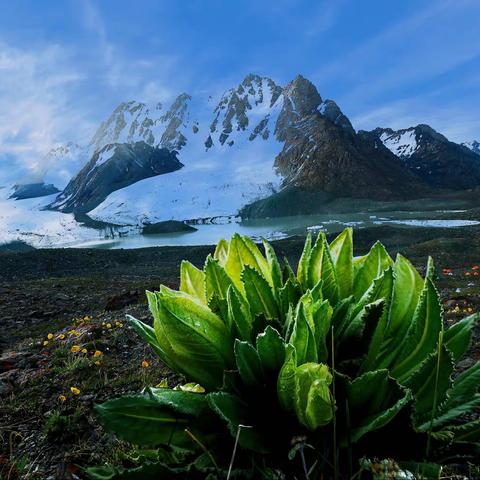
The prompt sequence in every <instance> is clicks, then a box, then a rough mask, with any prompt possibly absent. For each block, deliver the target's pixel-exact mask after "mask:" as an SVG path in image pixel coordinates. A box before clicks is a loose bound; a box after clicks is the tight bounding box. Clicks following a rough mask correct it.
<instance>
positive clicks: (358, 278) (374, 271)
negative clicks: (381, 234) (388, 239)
mask: <svg viewBox="0 0 480 480" xmlns="http://www.w3.org/2000/svg"><path fill="white" fill-rule="evenodd" d="M354 264H356V269H355V274H354V279H353V294H354V295H355V297H356V298H357V299H360V298H361V297H362V295H363V294H364V293H365V292H366V290H367V289H368V287H369V286H370V285H371V283H372V282H373V280H374V279H375V278H377V277H378V276H380V275H381V274H382V272H383V271H384V270H386V269H387V268H388V267H390V266H391V265H393V261H392V259H391V258H390V255H388V253H387V251H386V250H385V247H384V246H383V245H382V244H381V243H380V242H377V243H375V245H373V247H372V248H371V250H370V252H369V253H368V254H367V255H366V256H365V257H361V258H357V259H355V261H354Z"/></svg>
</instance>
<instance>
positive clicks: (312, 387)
mask: <svg viewBox="0 0 480 480" xmlns="http://www.w3.org/2000/svg"><path fill="white" fill-rule="evenodd" d="M331 383H332V375H331V373H330V372H329V370H328V367H327V366H326V365H323V364H320V363H305V364H303V365H301V366H299V367H297V370H296V372H295V400H294V405H295V413H296V415H297V418H298V420H299V422H300V423H301V424H302V425H304V426H305V427H307V428H308V429H309V430H316V429H317V428H318V427H321V426H324V425H327V424H328V423H330V421H331V420H332V418H333V409H334V404H333V403H334V402H333V398H332V395H331V393H330V385H331Z"/></svg>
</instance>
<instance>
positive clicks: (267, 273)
mask: <svg viewBox="0 0 480 480" xmlns="http://www.w3.org/2000/svg"><path fill="white" fill-rule="evenodd" d="M241 239H242V241H243V243H244V245H245V246H246V247H247V248H248V250H250V253H251V254H252V255H253V257H254V258H255V261H256V264H255V265H250V266H251V267H253V268H256V269H257V270H258V272H259V273H261V274H262V276H263V277H264V278H265V280H267V282H268V283H269V284H270V285H271V286H272V287H273V286H274V285H273V281H272V272H271V270H270V265H269V263H268V261H267V260H266V258H265V257H264V256H263V255H262V252H261V251H260V249H259V248H258V247H257V245H256V244H255V243H254V242H253V241H252V240H251V239H250V237H248V236H247V235H243V236H242V237H241Z"/></svg>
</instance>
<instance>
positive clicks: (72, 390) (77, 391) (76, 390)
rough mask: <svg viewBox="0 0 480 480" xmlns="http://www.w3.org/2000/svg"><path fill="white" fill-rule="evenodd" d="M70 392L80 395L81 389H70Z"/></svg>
mask: <svg viewBox="0 0 480 480" xmlns="http://www.w3.org/2000/svg"><path fill="white" fill-rule="evenodd" d="M70 391H71V392H72V393H73V394H74V395H80V389H79V388H77V387H70Z"/></svg>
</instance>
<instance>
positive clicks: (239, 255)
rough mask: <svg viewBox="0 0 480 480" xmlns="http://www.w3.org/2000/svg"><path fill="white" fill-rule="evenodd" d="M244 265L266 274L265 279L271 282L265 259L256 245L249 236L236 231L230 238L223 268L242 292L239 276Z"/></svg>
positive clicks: (242, 286)
mask: <svg viewBox="0 0 480 480" xmlns="http://www.w3.org/2000/svg"><path fill="white" fill-rule="evenodd" d="M246 266H249V267H251V268H252V269H255V270H256V271H257V272H258V273H260V274H262V275H264V276H265V275H266V277H265V279H266V280H267V281H268V282H271V276H270V272H269V269H268V265H267V261H266V260H265V258H264V257H263V255H262V254H261V253H260V250H258V247H257V246H256V245H255V244H254V243H253V242H252V241H251V240H250V239H249V238H247V237H242V236H240V235H239V234H238V233H236V234H234V235H233V237H232V239H231V240H230V247H229V249H228V258H227V261H226V263H225V270H226V271H227V273H228V275H229V276H230V277H231V279H232V280H233V283H234V284H235V286H236V287H237V288H238V289H239V290H240V291H241V292H242V293H244V285H243V283H242V280H241V278H242V272H243V270H244V269H245V267H246Z"/></svg>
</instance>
